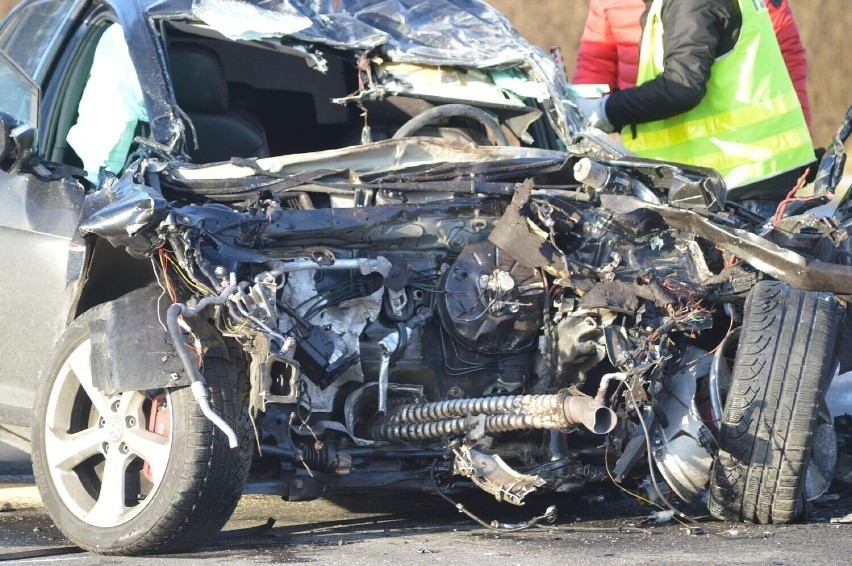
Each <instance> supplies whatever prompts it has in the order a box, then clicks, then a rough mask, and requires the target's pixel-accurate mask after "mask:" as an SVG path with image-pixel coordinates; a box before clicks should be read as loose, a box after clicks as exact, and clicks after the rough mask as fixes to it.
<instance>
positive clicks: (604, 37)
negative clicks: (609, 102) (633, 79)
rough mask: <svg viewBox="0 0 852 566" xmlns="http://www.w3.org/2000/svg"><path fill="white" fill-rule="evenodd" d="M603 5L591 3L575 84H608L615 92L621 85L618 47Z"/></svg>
mask: <svg viewBox="0 0 852 566" xmlns="http://www.w3.org/2000/svg"><path fill="white" fill-rule="evenodd" d="M602 4H603V2H600V1H599V0H591V2H590V3H589V15H588V17H587V18H586V25H585V27H584V28H583V36H582V37H581V38H580V49H579V51H577V69H576V70H575V71H574V78H573V80H572V82H574V83H576V84H607V85H609V90H610V92H612V91H614V90H615V89H616V86H617V84H618V45H617V44H616V41H615V36H614V35H613V33H612V27H611V25H610V22H609V20H608V19H607V14H606V9H605V7H604V6H603V5H602Z"/></svg>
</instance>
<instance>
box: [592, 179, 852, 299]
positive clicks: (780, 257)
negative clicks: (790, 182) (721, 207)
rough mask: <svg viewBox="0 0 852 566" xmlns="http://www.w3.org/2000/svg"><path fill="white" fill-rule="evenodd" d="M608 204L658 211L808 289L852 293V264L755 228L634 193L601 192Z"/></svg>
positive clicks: (670, 222) (618, 209)
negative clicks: (798, 248) (791, 246)
mask: <svg viewBox="0 0 852 566" xmlns="http://www.w3.org/2000/svg"><path fill="white" fill-rule="evenodd" d="M601 202H602V204H603V206H604V207H605V208H609V209H610V210H614V211H616V212H622V213H627V212H629V211H631V210H635V209H637V208H647V209H649V210H653V211H655V212H657V213H658V214H659V215H660V216H661V217H662V218H663V220H665V221H666V223H667V224H668V225H669V226H671V227H673V228H678V229H680V230H687V231H689V232H692V233H693V234H695V235H696V236H700V237H701V238H704V239H705V240H708V241H710V242H712V243H714V244H716V245H717V246H720V247H722V248H724V249H725V251H727V252H730V253H732V254H734V255H735V256H736V257H738V258H741V259H743V260H744V261H746V262H748V263H749V264H751V265H752V266H753V267H754V268H755V269H757V270H759V271H762V272H764V273H766V274H767V275H770V276H771V277H774V278H776V279H778V280H780V281H783V282H785V283H788V284H790V285H792V286H794V287H797V288H799V289H803V290H805V291H828V292H831V293H838V294H842V295H849V294H852V266H847V265H838V264H833V263H826V262H823V261H818V260H811V259H808V258H806V257H804V256H802V255H800V254H797V253H796V252H792V251H790V250H787V249H784V248H782V247H780V246H778V245H776V244H773V243H772V242H770V241H768V240H766V239H765V238H761V237H760V236H757V235H755V234H753V233H751V232H747V231H745V230H742V229H739V228H730V227H727V226H722V225H720V224H715V223H713V222H711V221H710V220H708V219H707V218H705V217H703V216H701V215H699V214H697V213H695V212H692V211H690V210H683V209H676V208H670V207H667V206H659V205H653V204H650V203H647V202H645V201H642V200H639V199H637V198H634V197H629V196H618V195H601Z"/></svg>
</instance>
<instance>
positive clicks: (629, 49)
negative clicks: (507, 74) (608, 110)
mask: <svg viewBox="0 0 852 566" xmlns="http://www.w3.org/2000/svg"><path fill="white" fill-rule="evenodd" d="M763 3H764V4H766V8H767V9H768V10H769V17H770V18H771V19H772V27H773V29H774V30H775V37H776V38H777V39H778V46H779V47H780V48H781V55H782V56H783V57H784V63H785V64H786V65H787V71H788V72H789V73H790V79H791V80H792V81H793V86H794V87H796V93H797V94H798V95H799V103H800V104H801V105H802V111H803V112H804V113H805V121H806V122H807V123H808V127H809V128H810V130H811V135H813V131H814V130H813V123H812V121H811V111H810V109H811V104H810V98H809V96H808V84H807V78H808V60H807V56H806V54H805V46H804V45H803V44H802V38H801V36H800V35H799V27H798V26H797V25H796V20H795V18H794V17H793V9H792V8H791V7H790V3H789V2H788V0H763ZM645 8H646V5H645V2H644V1H643V0H590V1H589V15H588V16H587V17H586V23H585V25H584V26H583V36H582V37H581V38H580V48H579V50H578V51H577V68H576V69H575V70H574V76H573V77H571V83H572V84H582V85H588V84H605V85H607V86H608V87H609V92H615V91H616V90H623V89H625V88H630V87H633V86H636V74H637V72H638V70H639V41H640V40H641V39H642V14H643V13H644V12H645ZM815 141H819V140H815Z"/></svg>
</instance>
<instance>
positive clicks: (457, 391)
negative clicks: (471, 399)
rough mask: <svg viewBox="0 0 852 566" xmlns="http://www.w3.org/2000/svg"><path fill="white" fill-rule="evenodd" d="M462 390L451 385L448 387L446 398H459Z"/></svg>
mask: <svg viewBox="0 0 852 566" xmlns="http://www.w3.org/2000/svg"><path fill="white" fill-rule="evenodd" d="M461 394H462V389H461V387H459V386H458V385H453V386H452V387H450V390H449V391H447V396H449V397H461Z"/></svg>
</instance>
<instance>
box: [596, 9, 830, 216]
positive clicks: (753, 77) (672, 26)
mask: <svg viewBox="0 0 852 566" xmlns="http://www.w3.org/2000/svg"><path fill="white" fill-rule="evenodd" d="M645 2H646V4H647V5H648V8H647V10H646V12H645V14H644V16H643V19H644V29H643V33H642V40H641V44H640V54H639V69H638V76H637V86H636V87H633V88H628V89H625V90H620V91H616V92H614V93H612V94H611V95H609V96H607V97H604V98H602V99H598V100H585V101H581V106H583V107H584V109H585V110H586V112H587V114H588V115H590V116H591V122H592V125H597V126H599V127H602V129H612V128H616V129H618V128H623V130H622V141H623V143H624V144H625V146H626V147H627V148H628V149H630V150H631V151H633V152H635V153H636V154H638V155H640V156H643V157H651V158H655V159H663V160H667V161H675V162H680V163H686V164H691V165H699V166H705V167H713V168H715V169H717V170H718V171H719V172H720V173H721V174H722V176H723V178H724V179H725V182H726V184H727V185H728V191H729V195H730V196H732V197H734V198H741V199H742V198H747V199H753V198H759V199H770V200H780V199H781V198H783V196H784V195H785V194H786V193H787V192H788V191H789V190H790V189H791V188H792V187H793V186H794V185H795V182H796V179H797V178H798V176H799V175H801V172H802V170H803V169H804V167H805V166H807V165H809V164H811V163H812V162H813V160H814V152H813V143H812V141H811V138H810V134H809V132H808V127H807V124H806V123H805V117H804V114H803V111H802V107H801V104H800V103H799V100H798V97H797V95H796V90H795V89H794V87H793V84H792V82H791V80H790V75H789V73H788V72H787V69H786V67H785V64H784V59H783V58H782V56H781V51H780V49H779V46H778V41H777V40H776V38H775V33H774V31H773V28H772V23H771V21H770V18H769V15H768V13H767V8H766V4H765V3H764V1H763V0H645Z"/></svg>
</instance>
